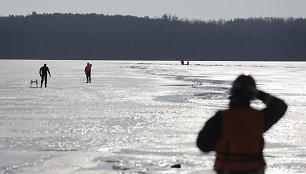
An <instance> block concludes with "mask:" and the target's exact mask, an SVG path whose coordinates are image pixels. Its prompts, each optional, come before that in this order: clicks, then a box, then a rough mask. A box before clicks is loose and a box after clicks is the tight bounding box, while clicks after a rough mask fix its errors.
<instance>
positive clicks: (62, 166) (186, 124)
mask: <svg viewBox="0 0 306 174" xmlns="http://www.w3.org/2000/svg"><path fill="white" fill-rule="evenodd" d="M0 63H1V65H2V66H1V69H0V98H1V100H0V172H1V173H26V174H30V173H31V174H32V173H194V174H197V173H206V174H213V173H214V172H213V170H212V166H213V163H214V153H209V154H205V155H204V154H202V153H201V152H200V151H199V150H198V149H197V147H196V146H195V140H196V138H197V134H198V132H199V131H200V129H201V128H202V126H203V124H204V123H205V121H206V120H207V119H208V118H210V117H211V116H212V115H213V114H214V113H215V112H216V111H217V110H218V109H222V108H225V107H227V104H228V99H227V97H228V91H229V89H230V86H231V83H232V81H233V80H234V79H235V78H236V77H237V76H238V75H239V74H242V73H246V74H251V75H253V77H254V78H255V80H256V81H257V84H258V88H259V89H261V90H264V91H266V92H269V93H271V94H273V95H276V96H278V97H280V98H282V99H284V100H285V101H286V103H287V104H288V106H289V107H288V111H287V113H286V114H285V116H284V118H283V119H282V120H280V121H279V122H278V123H277V124H276V125H274V127H273V128H272V129H271V130H269V132H268V133H267V134H265V140H266V148H265V151H264V154H265V159H266V161H267V164H268V168H267V171H266V173H268V174H280V173H281V174H296V173H306V88H305V85H306V76H305V74H306V62H190V65H189V66H187V65H184V66H182V65H180V62H179V61H177V62H174V61H90V63H92V65H93V67H92V83H91V84H86V83H85V81H86V79H85V74H84V68H85V66H86V63H87V61H81V60H80V61H79V60H78V61H55V60H47V61H42V60H0ZM44 63H47V65H48V67H49V69H50V71H51V75H52V78H48V88H30V81H31V80H33V79H38V81H40V78H39V74H38V71H39V68H40V67H41V66H42V65H43V64H44ZM252 105H253V106H254V107H257V108H261V107H262V106H263V105H262V104H261V103H260V102H259V101H255V102H254V103H253V104H252ZM175 164H181V166H182V168H180V169H173V168H170V166H172V165H175Z"/></svg>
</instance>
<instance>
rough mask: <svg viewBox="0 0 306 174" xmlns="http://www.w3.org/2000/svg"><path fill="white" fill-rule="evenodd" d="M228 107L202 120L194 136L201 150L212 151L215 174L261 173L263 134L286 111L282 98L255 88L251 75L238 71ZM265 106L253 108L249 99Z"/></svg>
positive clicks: (262, 164) (263, 166) (262, 170)
mask: <svg viewBox="0 0 306 174" xmlns="http://www.w3.org/2000/svg"><path fill="white" fill-rule="evenodd" d="M230 92H231V96H230V97H229V99H230V103H229V108H228V109H225V110H220V111H218V112H217V113H216V114H215V115H214V116H213V117H211V118H210V119H209V120H208V121H207V122H206V123H205V126H204V128H203V129H202V130H201V131H200V133H199V135H198V138H197V146H198V148H199V149H200V150H201V151H203V152H210V151H216V159H215V164H214V169H215V171H216V172H217V174H224V173H227V174H242V173H243V174H264V172H265V171H264V170H265V166H266V163H265V160H264V157H263V148H264V137H263V134H264V132H266V131H267V130H269V129H270V128H271V127H272V125H274V124H275V123H276V122H277V121H278V120H279V119H280V118H281V117H282V116H283V115H284V114H285V112H286V110H287V105H286V104H285V102H284V101H282V100H281V99H279V98H276V97H275V96H272V95H270V94H268V93H265V92H263V91H260V90H257V89H256V84H255V81H254V79H253V78H252V77H251V76H246V75H240V76H239V77H238V78H237V79H236V80H235V81H234V83H233V86H232V89H231V91H230ZM255 98H257V99H259V100H261V101H262V102H263V103H264V104H265V105H266V107H265V108H264V109H263V110H256V109H254V108H252V107H251V106H250V101H251V100H253V99H255Z"/></svg>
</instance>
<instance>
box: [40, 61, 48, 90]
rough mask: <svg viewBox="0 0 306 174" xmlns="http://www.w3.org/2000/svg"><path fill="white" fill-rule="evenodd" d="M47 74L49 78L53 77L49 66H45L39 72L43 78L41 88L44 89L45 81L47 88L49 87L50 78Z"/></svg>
mask: <svg viewBox="0 0 306 174" xmlns="http://www.w3.org/2000/svg"><path fill="white" fill-rule="evenodd" d="M47 73H49V76H50V77H51V74H50V71H49V68H48V67H47V64H44V66H42V67H41V68H40V70H39V75H40V77H41V82H40V87H42V85H43V82H44V81H45V88H46V87H47V76H48V74H47Z"/></svg>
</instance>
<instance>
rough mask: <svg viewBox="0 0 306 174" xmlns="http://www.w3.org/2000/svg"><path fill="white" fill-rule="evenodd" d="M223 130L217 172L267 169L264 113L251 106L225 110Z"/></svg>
mask: <svg viewBox="0 0 306 174" xmlns="http://www.w3.org/2000/svg"><path fill="white" fill-rule="evenodd" d="M222 127H223V129H222V133H221V138H220V140H219V141H218V142H217V144H216V152H217V153H216V160H215V166H214V168H215V169H216V170H222V171H251V170H257V169H262V168H264V167H265V166H266V163H265V161H264V159H263V155H262V151H263V147H264V138H263V133H264V117H263V114H262V112H261V111H258V110H255V109H252V108H250V107H249V108H232V109H228V110H225V111H222Z"/></svg>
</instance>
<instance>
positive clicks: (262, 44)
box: [0, 13, 306, 60]
mask: <svg viewBox="0 0 306 174" xmlns="http://www.w3.org/2000/svg"><path fill="white" fill-rule="evenodd" d="M0 58H19V59H20V58H21V59H121V60H126V59H133V60H139V59H142V60H180V59H188V60H306V19H293V18H289V19H281V18H249V19H235V20H229V21H222V20H220V21H188V20H179V19H178V18H177V17H172V16H170V15H164V16H163V17H162V18H149V17H141V18H140V17H135V16H120V15H115V16H107V15H102V14H101V15H98V14H82V15H81V14H36V13H33V14H32V15H28V16H8V17H0Z"/></svg>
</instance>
